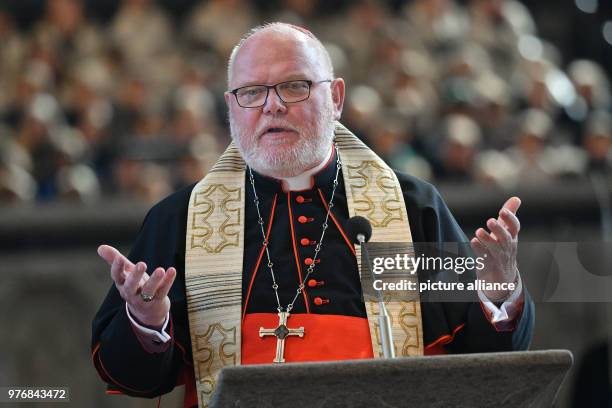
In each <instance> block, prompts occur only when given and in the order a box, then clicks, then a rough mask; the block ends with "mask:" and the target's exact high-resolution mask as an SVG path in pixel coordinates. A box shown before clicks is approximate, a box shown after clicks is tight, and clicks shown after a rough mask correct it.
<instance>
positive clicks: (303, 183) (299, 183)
mask: <svg viewBox="0 0 612 408" xmlns="http://www.w3.org/2000/svg"><path fill="white" fill-rule="evenodd" d="M333 153H334V149H333V145H330V146H329V151H328V152H327V154H326V155H325V156H324V157H325V159H323V161H322V162H321V163H319V164H318V165H317V166H316V167H313V168H312V169H310V170H306V171H305V172H303V173H302V174H298V175H297V176H294V177H285V178H283V177H281V178H280V180H281V182H282V184H283V190H284V191H300V190H308V189H310V188H312V183H311V179H312V176H313V175H315V174H317V173H318V172H319V171H321V169H323V168H324V167H325V166H326V165H327V164H328V163H329V160H330V159H331V156H332V154H333Z"/></svg>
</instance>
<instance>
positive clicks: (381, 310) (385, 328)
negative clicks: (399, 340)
mask: <svg viewBox="0 0 612 408" xmlns="http://www.w3.org/2000/svg"><path fill="white" fill-rule="evenodd" d="M357 240H358V241H359V245H361V247H362V248H363V253H364V257H365V261H366V265H367V268H368V270H369V271H370V276H371V277H372V282H374V279H375V278H374V272H373V271H372V268H370V255H369V254H368V247H367V246H366V239H365V235H363V234H361V233H360V234H357ZM376 295H377V298H378V327H379V330H380V342H381V345H382V351H383V356H384V358H395V348H394V347H393V332H392V331H391V320H390V319H389V314H388V313H387V308H386V307H385V302H384V301H383V297H382V294H381V293H380V291H379V290H377V291H376Z"/></svg>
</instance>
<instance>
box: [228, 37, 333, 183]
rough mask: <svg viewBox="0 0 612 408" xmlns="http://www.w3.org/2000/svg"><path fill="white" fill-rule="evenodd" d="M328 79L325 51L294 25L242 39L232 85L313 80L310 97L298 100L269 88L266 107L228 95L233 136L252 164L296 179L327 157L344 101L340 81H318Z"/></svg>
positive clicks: (235, 86) (268, 171)
mask: <svg viewBox="0 0 612 408" xmlns="http://www.w3.org/2000/svg"><path fill="white" fill-rule="evenodd" d="M330 79H333V78H332V77H331V69H330V68H329V67H328V66H327V65H326V63H325V58H324V56H323V55H322V51H321V50H320V49H319V48H317V46H316V43H315V41H314V40H313V39H311V38H310V37H308V36H307V35H305V34H303V33H301V32H299V31H297V30H295V29H291V28H287V27H282V26H281V27H275V28H272V29H264V30H262V31H260V32H258V33H256V34H254V35H253V36H251V37H250V38H249V39H247V40H246V41H245V42H244V43H243V45H242V47H241V48H240V50H239V51H238V53H237V55H236V58H235V60H234V63H233V65H232V72H231V75H230V89H236V88H239V87H243V86H248V85H274V84H277V83H280V82H285V81H291V80H310V81H313V84H312V86H311V88H310V96H309V97H308V99H306V100H304V101H301V102H296V103H285V102H283V101H282V100H281V99H280V98H279V96H278V95H277V93H276V92H275V90H274V89H270V90H269V94H268V98H267V101H266V103H265V104H264V105H263V106H261V107H258V108H243V107H241V106H239V105H238V103H237V101H236V98H235V97H234V95H233V94H231V93H230V92H226V93H225V101H226V103H227V105H228V108H229V122H230V130H231V134H232V139H233V140H234V142H235V143H236V146H237V147H238V150H239V151H240V153H241V154H242V157H243V158H244V160H245V161H246V163H247V164H248V165H249V166H251V167H252V168H253V169H254V170H256V171H258V172H260V173H261V174H264V175H266V176H270V177H293V176H296V175H298V174H301V173H303V172H304V171H306V170H309V169H311V168H313V167H315V166H317V165H318V164H320V163H321V162H323V160H325V159H326V158H327V157H326V155H327V154H328V153H329V150H330V148H331V143H332V140H333V130H334V121H335V120H337V119H339V118H340V113H341V111H342V104H343V102H344V82H343V80H342V79H336V80H333V81H332V82H331V86H330V82H320V83H317V82H318V81H323V80H330Z"/></svg>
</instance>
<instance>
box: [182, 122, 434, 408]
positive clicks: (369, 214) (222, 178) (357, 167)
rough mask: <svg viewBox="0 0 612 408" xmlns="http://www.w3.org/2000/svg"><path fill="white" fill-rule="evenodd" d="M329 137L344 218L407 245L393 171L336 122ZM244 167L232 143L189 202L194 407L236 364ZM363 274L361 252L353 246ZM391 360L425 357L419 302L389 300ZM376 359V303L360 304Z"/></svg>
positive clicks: (376, 236) (376, 237)
mask: <svg viewBox="0 0 612 408" xmlns="http://www.w3.org/2000/svg"><path fill="white" fill-rule="evenodd" d="M335 140H336V145H337V147H338V154H339V155H340V158H341V160H342V163H343V169H342V174H343V178H344V185H345V189H346V196H347V200H348V209H349V214H350V216H354V215H361V216H363V217H365V218H367V219H368V220H369V221H370V223H371V224H372V230H373V232H372V238H371V240H370V242H396V243H401V244H403V245H405V248H406V251H408V246H409V244H410V243H411V242H412V237H411V234H410V226H409V224H408V216H407V213H406V206H405V204H404V199H403V195H402V191H401V188H400V184H399V182H398V180H397V177H396V176H395V173H393V171H392V170H391V169H390V168H389V167H388V166H387V165H386V164H385V163H384V162H383V161H382V160H381V159H380V158H379V157H378V156H377V155H376V154H375V153H374V152H372V151H371V150H370V149H369V148H368V147H367V146H366V145H365V144H363V143H362V142H361V141H360V140H359V139H358V138H357V137H356V136H355V135H353V134H352V133H351V132H350V131H349V130H348V129H346V128H345V127H344V126H342V125H341V124H340V123H337V124H336V129H335ZM245 169H246V166H245V164H244V161H243V159H242V157H241V156H240V153H239V152H238V149H237V148H236V147H235V145H234V143H233V142H232V143H231V144H230V145H229V147H228V148H227V149H226V151H225V152H224V153H223V155H222V156H221V157H220V158H219V160H218V161H217V163H216V164H215V165H214V166H213V168H212V169H211V170H210V172H209V173H208V174H207V175H206V177H204V179H202V180H201V181H200V182H199V183H198V184H197V185H196V186H195V187H194V189H193V191H192V193H191V198H190V199H189V212H188V216H187V236H186V246H185V287H186V293H187V309H188V313H189V328H190V333H191V347H192V352H193V361H194V371H195V377H196V389H197V393H198V401H199V406H200V407H202V408H203V407H208V403H209V401H210V399H211V396H212V394H213V392H214V390H215V385H216V380H217V378H218V375H219V371H220V370H221V368H222V367H225V366H232V365H237V364H240V349H241V333H240V327H241V312H242V310H241V306H242V260H243V258H242V257H243V252H244V223H245V219H244V215H245V203H244V199H245V195H246V194H245V191H244V188H245ZM356 251H357V262H358V265H359V271H360V274H361V256H360V253H361V251H360V247H359V246H357V247H356ZM388 300H390V299H386V307H387V311H388V312H389V315H390V317H391V328H392V331H393V336H394V347H395V352H396V355H397V356H414V355H422V354H423V336H422V324H421V308H420V303H419V302H418V300H417V301H412V302H409V301H400V300H393V301H388ZM366 311H367V315H368V322H369V326H370V334H371V337H372V348H373V350H374V356H375V358H379V357H382V349H381V341H380V335H379V329H378V304H377V303H376V302H370V301H367V302H366Z"/></svg>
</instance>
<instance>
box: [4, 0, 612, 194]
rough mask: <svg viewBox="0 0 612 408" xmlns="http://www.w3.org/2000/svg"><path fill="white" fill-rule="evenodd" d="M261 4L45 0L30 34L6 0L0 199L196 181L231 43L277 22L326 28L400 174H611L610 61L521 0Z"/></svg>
mask: <svg viewBox="0 0 612 408" xmlns="http://www.w3.org/2000/svg"><path fill="white" fill-rule="evenodd" d="M264 3H265V2H259V3H258V2H250V1H247V0H231V1H225V0H209V1H201V2H196V3H195V4H194V5H193V7H192V8H191V9H190V10H189V12H187V13H185V14H184V16H182V17H180V16H178V17H177V16H176V15H171V14H170V13H168V12H167V11H165V10H164V9H163V8H162V7H161V6H160V5H159V3H158V2H155V1H154V0H122V1H121V2H120V3H119V5H118V8H117V10H116V11H115V12H114V14H113V15H112V16H111V17H110V20H109V21H108V22H107V23H103V22H102V20H100V19H95V18H94V17H93V16H90V15H88V14H87V13H86V12H85V10H84V4H86V3H84V2H82V1H80V0H47V1H46V2H45V11H44V13H43V14H42V16H41V17H40V19H39V20H38V21H36V22H34V24H32V27H31V29H28V30H25V29H19V28H18V25H17V24H16V22H15V21H14V19H13V16H12V15H11V14H10V13H7V12H6V11H2V9H1V8H0V38H2V43H1V45H0V202H1V203H3V204H7V203H8V204H11V203H16V204H18V203H22V202H33V201H48V200H77V201H80V202H84V203H87V202H91V201H95V200H96V199H98V198H99V197H102V196H122V197H126V198H128V199H135V200H144V201H147V202H152V201H156V200H158V199H159V198H161V197H162V196H164V195H166V194H168V193H169V192H170V191H172V190H173V189H176V188H179V187H181V186H183V185H186V184H189V183H193V182H195V181H197V180H199V179H200V178H201V177H203V176H204V174H205V173H206V171H207V170H208V169H209V168H210V166H211V165H212V164H213V163H214V162H215V159H216V157H217V156H218V155H219V154H220V153H221V150H222V149H223V148H224V146H225V145H226V144H227V142H228V141H229V140H230V139H229V135H228V131H227V125H226V113H225V112H226V110H225V106H224V102H223V95H222V94H223V91H224V90H225V87H226V60H227V58H228V56H229V53H230V52H231V48H232V47H233V46H234V45H235V44H236V42H237V41H238V40H239V38H240V36H241V35H243V34H244V33H245V32H246V31H247V30H248V29H249V28H251V27H253V26H254V25H256V24H261V23H263V22H264V21H272V20H277V19H280V20H283V21H288V22H292V23H295V24H302V25H305V26H307V27H309V28H310V29H312V30H313V31H314V32H315V33H316V34H317V35H318V36H319V37H320V38H321V39H322V41H323V42H324V44H325V46H326V47H327V48H328V50H329V51H330V55H331V57H332V60H333V62H334V66H335V68H336V75H338V76H342V77H344V78H345V79H346V80H347V82H348V94H347V101H346V106H345V111H344V115H343V119H342V120H343V122H344V123H345V124H346V125H347V126H348V127H349V128H351V129H353V130H354V131H355V133H356V134H357V135H358V136H359V137H361V138H362V139H363V140H364V141H366V143H368V144H370V145H371V146H372V147H373V148H374V150H376V151H377V152H378V153H379V154H380V155H381V156H382V157H383V158H385V159H386V160H387V161H388V162H389V163H390V164H391V165H392V166H394V167H396V168H397V169H399V170H401V171H405V172H409V173H411V174H414V175H417V176H419V177H422V178H425V179H429V180H435V181H436V182H445V181H447V182H453V183H457V182H462V183H463V182H465V183H474V182H475V183H492V184H496V185H498V186H501V187H508V188H511V187H514V186H516V185H517V184H519V183H531V184H538V183H549V182H552V181H554V180H560V179H563V178H566V177H574V178H576V177H587V176H588V175H589V174H590V173H593V172H597V173H601V174H603V175H605V176H607V177H612V148H611V145H612V119H611V114H610V109H611V100H610V92H611V90H610V82H609V79H608V78H607V77H606V74H605V71H604V69H603V68H602V67H601V66H599V65H598V64H597V63H595V62H594V61H588V60H576V61H563V59H562V55H561V53H560V51H559V50H558V49H556V48H555V47H554V46H553V45H552V44H550V43H548V42H546V41H544V40H542V39H540V38H538V35H537V27H536V24H535V22H534V19H533V18H532V16H531V15H530V13H529V11H528V9H527V8H526V7H525V6H524V5H523V4H521V3H520V2H518V1H516V0H468V1H465V2H459V1H456V0H414V1H405V2H395V3H394V8H392V7H391V6H390V5H387V3H385V2H378V1H371V0H359V1H355V2H347V3H346V4H343V6H342V7H341V8H340V10H338V11H334V10H331V9H330V6H329V5H327V4H326V3H325V2H320V1H305V0H282V1H280V4H281V6H282V7H281V8H274V7H268V6H266V5H265V4H264ZM389 4H390V3H389ZM279 10H280V11H279ZM398 10H399V11H398Z"/></svg>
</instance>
